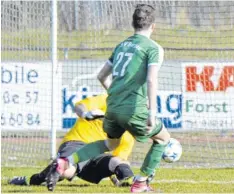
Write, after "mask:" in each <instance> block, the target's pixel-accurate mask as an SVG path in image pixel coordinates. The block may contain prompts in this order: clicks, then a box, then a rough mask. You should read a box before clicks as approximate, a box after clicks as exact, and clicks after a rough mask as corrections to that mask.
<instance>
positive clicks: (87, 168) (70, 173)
mask: <svg viewBox="0 0 234 194" xmlns="http://www.w3.org/2000/svg"><path fill="white" fill-rule="evenodd" d="M106 97H107V95H105V94H103V95H98V96H95V97H90V98H86V99H84V100H82V101H80V102H78V103H76V105H75V112H76V114H77V115H78V116H79V117H80V118H79V119H78V120H77V121H76V123H75V125H74V126H73V127H72V128H71V130H70V131H69V132H68V133H67V134H66V135H65V137H64V138H63V141H62V143H61V145H60V147H59V149H58V154H57V157H68V156H69V155H71V154H72V153H73V152H75V151H76V150H77V149H79V148H81V147H82V146H83V145H84V144H86V143H91V142H95V141H98V140H104V139H106V138H107V136H106V133H104V131H103V128H102V124H103V121H102V118H103V116H104V113H105V111H106ZM133 145H134V138H133V137H132V135H130V133H128V132H125V134H124V135H123V137H122V139H121V143H120V145H119V146H118V147H117V148H116V149H115V150H114V151H113V152H112V153H105V154H102V155H99V156H97V157H95V158H92V159H90V160H88V161H84V162H82V163H78V165H77V168H76V169H75V168H74V167H73V166H72V167H70V168H69V169H68V170H67V171H66V172H67V173H66V175H65V177H66V178H67V179H68V180H72V178H73V177H74V176H75V175H77V176H78V177H79V178H81V179H83V180H86V181H88V182H91V183H96V184H98V183H99V182H100V181H101V180H102V179H103V178H106V177H111V176H112V177H113V176H114V175H115V176H116V177H114V179H111V180H112V182H115V185H117V186H124V185H128V183H129V181H131V180H132V177H133V172H132V171H131V169H130V166H129V164H128V162H127V158H128V156H129V155H130V153H131V151H132V148H133ZM50 165H51V164H50ZM50 165H49V166H47V167H46V168H45V169H44V170H43V171H42V172H40V173H38V174H34V175H32V176H31V177H30V178H29V180H28V179H27V177H25V176H21V177H15V178H13V179H12V180H10V181H9V183H10V184H14V185H40V184H42V183H44V182H45V181H46V176H47V174H48V171H49V169H50ZM63 178H64V177H61V178H60V180H62V179H63ZM113 180H114V181H113Z"/></svg>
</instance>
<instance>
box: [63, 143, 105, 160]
mask: <svg viewBox="0 0 234 194" xmlns="http://www.w3.org/2000/svg"><path fill="white" fill-rule="evenodd" d="M107 151H109V149H108V148H107V147H106V145H105V141H104V140H100V141H95V142H93V143H89V144H87V145H85V146H83V147H82V148H80V149H79V150H77V151H76V152H75V153H73V154H72V155H71V156H69V157H68V158H67V159H68V161H69V163H71V164H77V163H78V162H82V161H85V160H89V159H90V158H93V157H95V156H98V155H99V154H102V153H104V152H107Z"/></svg>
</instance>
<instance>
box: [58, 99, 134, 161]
mask: <svg viewBox="0 0 234 194" xmlns="http://www.w3.org/2000/svg"><path fill="white" fill-rule="evenodd" d="M106 98H107V95H106V94H102V95H98V96H94V97H89V98H86V99H84V100H81V101H79V102H77V103H76V106H77V105H79V104H83V105H84V106H85V107H86V109H87V110H88V111H90V110H94V109H100V110H102V111H103V112H106V108H107V107H106ZM102 125H103V121H102V119H95V120H92V121H87V120H86V119H83V118H79V119H77V120H76V123H75V124H74V126H73V127H72V128H71V129H70V131H69V132H68V133H67V134H66V135H65V136H64V138H63V141H62V143H64V142H67V141H82V142H84V143H91V142H94V141H97V140H104V139H106V138H107V135H106V133H105V132H104V131H103V128H102ZM133 145H134V138H133V136H132V135H131V134H130V133H129V132H127V131H126V132H125V133H124V134H123V136H122V138H121V141H120V144H119V146H118V147H117V148H116V149H115V150H114V151H113V152H112V154H113V155H114V156H119V157H120V158H122V159H125V160H127V158H128V156H129V155H130V154H131V152H132V148H133Z"/></svg>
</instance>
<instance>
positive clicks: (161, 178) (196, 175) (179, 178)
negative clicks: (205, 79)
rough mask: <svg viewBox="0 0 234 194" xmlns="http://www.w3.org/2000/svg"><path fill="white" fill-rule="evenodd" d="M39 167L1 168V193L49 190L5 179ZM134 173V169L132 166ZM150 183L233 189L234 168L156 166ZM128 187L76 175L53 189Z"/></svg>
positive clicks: (166, 188) (184, 189)
mask: <svg viewBox="0 0 234 194" xmlns="http://www.w3.org/2000/svg"><path fill="white" fill-rule="evenodd" d="M40 170H42V169H38V168H2V172H1V173H2V176H1V177H2V180H1V184H2V185H1V186H2V193H48V191H47V189H46V186H14V185H8V183H7V181H8V179H9V178H12V177H13V176H20V175H21V176H22V175H27V176H30V175H32V173H37V172H39V171H40ZM135 172H136V173H137V171H136V170H135ZM152 187H153V188H154V189H155V191H156V193H234V169H231V168H227V169H178V168H177V169H166V168H161V169H159V170H158V172H157V175H156V178H155V181H154V182H153V183H152ZM128 192H129V188H116V187H114V186H113V185H112V184H111V182H110V181H109V180H108V179H107V180H103V181H102V183H101V184H99V185H94V184H89V183H87V182H84V181H82V180H80V179H79V178H77V179H75V180H74V181H72V182H68V181H66V180H65V181H63V182H59V183H58V184H57V186H56V188H55V191H54V192H53V193H128Z"/></svg>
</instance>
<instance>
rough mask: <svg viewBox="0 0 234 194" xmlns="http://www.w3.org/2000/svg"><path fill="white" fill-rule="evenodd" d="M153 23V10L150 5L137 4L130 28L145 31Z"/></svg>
mask: <svg viewBox="0 0 234 194" xmlns="http://www.w3.org/2000/svg"><path fill="white" fill-rule="evenodd" d="M154 22H155V9H154V8H153V7H152V6H151V5H147V4H138V5H137V6H136V9H135V11H134V13H133V16H132V26H133V28H134V29H135V30H136V31H141V30H146V29H148V28H149V27H150V25H151V24H152V23H154Z"/></svg>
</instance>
